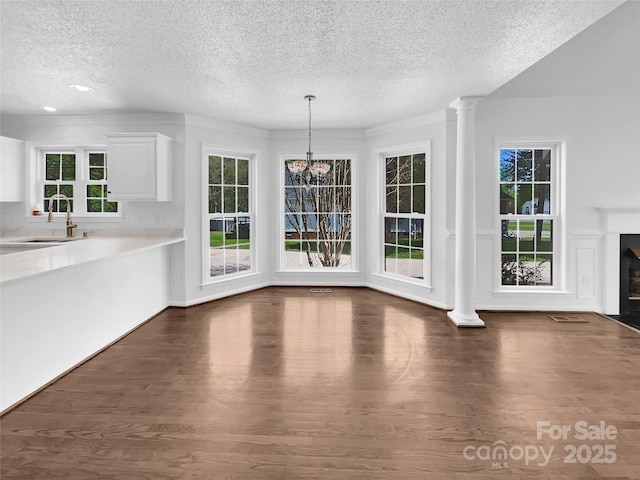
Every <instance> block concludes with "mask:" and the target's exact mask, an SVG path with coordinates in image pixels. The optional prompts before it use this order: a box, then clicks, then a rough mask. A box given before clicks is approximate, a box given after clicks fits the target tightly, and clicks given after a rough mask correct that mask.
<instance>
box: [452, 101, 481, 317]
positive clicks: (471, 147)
mask: <svg viewBox="0 0 640 480" xmlns="http://www.w3.org/2000/svg"><path fill="white" fill-rule="evenodd" d="M480 100H481V97H460V98H458V99H457V100H455V101H454V102H453V103H452V104H451V105H450V108H455V109H456V112H457V115H458V123H457V140H456V142H457V143H456V222H455V225H456V233H455V242H456V244H455V245H456V248H455V299H454V302H455V308H454V309H453V310H452V311H451V312H447V315H448V316H449V319H450V320H451V321H452V322H453V323H454V324H456V325H457V326H458V327H484V322H483V321H482V320H481V319H480V317H479V316H478V314H477V313H476V310H475V297H476V183H475V182H476V166H475V161H476V159H475V148H476V147H475V118H474V117H475V109H476V105H477V104H478V102H479V101H480Z"/></svg>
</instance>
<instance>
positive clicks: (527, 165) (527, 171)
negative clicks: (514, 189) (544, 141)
mask: <svg viewBox="0 0 640 480" xmlns="http://www.w3.org/2000/svg"><path fill="white" fill-rule="evenodd" d="M517 154H518V158H517V167H518V181H519V182H530V181H531V180H532V176H533V172H532V169H531V162H532V156H533V151H532V150H518V152H517Z"/></svg>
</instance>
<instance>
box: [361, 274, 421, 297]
mask: <svg viewBox="0 0 640 480" xmlns="http://www.w3.org/2000/svg"><path fill="white" fill-rule="evenodd" d="M373 276H374V277H377V278H380V279H384V280H391V281H393V282H401V283H405V284H408V285H415V286H416V287H420V288H423V289H424V290H425V291H426V292H427V293H429V292H431V291H432V290H433V287H432V286H431V285H429V284H428V283H426V281H425V280H424V279H417V278H413V277H405V276H404V275H395V274H392V273H374V274H373Z"/></svg>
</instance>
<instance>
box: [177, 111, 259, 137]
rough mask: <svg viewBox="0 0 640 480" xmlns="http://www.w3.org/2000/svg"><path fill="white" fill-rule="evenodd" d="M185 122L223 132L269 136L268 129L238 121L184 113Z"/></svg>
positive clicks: (188, 124) (189, 124)
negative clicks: (233, 121) (242, 123)
mask: <svg viewBox="0 0 640 480" xmlns="http://www.w3.org/2000/svg"><path fill="white" fill-rule="evenodd" d="M185 124H186V125H187V126H193V127H204V128H213V129H216V130H221V131H223V132H230V133H238V134H242V135H250V136H252V137H259V138H269V136H270V135H269V133H270V132H269V130H265V129H263V128H256V127H249V126H247V125H241V124H239V123H231V122H227V121H224V120H219V119H215V118H208V117H200V116H198V115H191V114H185Z"/></svg>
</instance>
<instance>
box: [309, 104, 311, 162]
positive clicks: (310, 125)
mask: <svg viewBox="0 0 640 480" xmlns="http://www.w3.org/2000/svg"><path fill="white" fill-rule="evenodd" d="M309 155H311V97H309Z"/></svg>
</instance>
